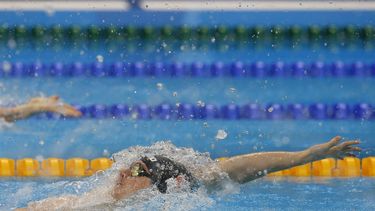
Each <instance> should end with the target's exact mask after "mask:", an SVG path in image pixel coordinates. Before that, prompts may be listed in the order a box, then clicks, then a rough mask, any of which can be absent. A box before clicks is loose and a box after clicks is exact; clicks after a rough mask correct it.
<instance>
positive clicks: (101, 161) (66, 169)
mask: <svg viewBox="0 0 375 211" xmlns="http://www.w3.org/2000/svg"><path fill="white" fill-rule="evenodd" d="M226 159H228V158H225V157H223V158H218V159H217V160H219V161H220V160H226ZM112 163H113V161H112V160H111V159H108V158H96V159H93V160H91V161H89V160H87V159H84V158H70V159H67V160H63V159H60V158H48V159H44V160H42V161H38V160H35V159H33V158H23V159H18V160H14V159H9V158H0V177H15V176H17V177H82V176H90V175H93V174H95V172H98V171H104V170H106V169H108V168H110V167H111V165H112ZM263 173H264V174H267V172H263ZM268 176H297V177H310V176H321V177H359V176H367V177H368V176H369V177H374V176H375V157H366V158H363V159H359V158H355V157H345V158H344V159H343V160H335V159H333V158H327V159H323V160H319V161H315V162H312V163H308V164H304V165H301V166H296V167H293V168H290V169H286V170H283V171H279V172H275V173H272V174H268Z"/></svg>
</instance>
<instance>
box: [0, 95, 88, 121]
mask: <svg viewBox="0 0 375 211" xmlns="http://www.w3.org/2000/svg"><path fill="white" fill-rule="evenodd" d="M42 112H53V113H57V114H61V115H63V116H69V117H79V116H81V112H80V111H78V110H77V109H75V108H74V107H73V106H71V105H68V104H65V103H62V102H61V101H60V100H59V97H58V96H51V97H36V98H32V99H31V100H29V101H28V102H27V103H25V104H22V105H17V106H14V107H9V108H7V107H2V108H0V118H3V119H4V120H5V121H7V122H14V121H16V120H19V119H25V118H28V117H30V116H32V115H34V114H38V113H42Z"/></svg>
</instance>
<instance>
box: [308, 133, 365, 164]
mask: <svg viewBox="0 0 375 211" xmlns="http://www.w3.org/2000/svg"><path fill="white" fill-rule="evenodd" d="M341 139H342V138H341V137H340V136H336V137H334V138H332V139H331V140H330V141H328V142H327V143H324V144H318V145H315V146H312V147H310V148H309V149H308V151H309V154H310V155H311V156H312V158H313V160H316V159H324V158H338V159H343V158H344V157H347V156H349V157H356V155H355V154H354V152H360V151H361V148H360V147H358V146H356V145H357V144H359V143H360V141H358V140H351V141H344V142H341V143H340V140H341Z"/></svg>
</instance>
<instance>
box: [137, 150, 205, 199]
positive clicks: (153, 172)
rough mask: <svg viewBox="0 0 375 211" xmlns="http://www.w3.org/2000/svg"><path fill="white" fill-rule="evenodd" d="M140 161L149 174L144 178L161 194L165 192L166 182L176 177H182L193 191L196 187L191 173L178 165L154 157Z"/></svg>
mask: <svg viewBox="0 0 375 211" xmlns="http://www.w3.org/2000/svg"><path fill="white" fill-rule="evenodd" d="M141 161H142V162H144V163H145V164H146V166H147V168H148V169H149V171H150V174H145V175H144V176H147V177H149V178H150V179H151V180H152V183H153V184H155V185H156V187H157V188H158V189H159V191H160V192H161V193H165V192H166V191H167V183H166V180H167V179H169V178H176V177H177V176H180V175H181V176H184V177H185V179H186V180H187V181H188V182H189V183H190V187H191V188H192V189H193V188H195V187H197V186H198V182H197V180H196V179H195V178H194V177H193V175H191V173H190V172H189V171H188V170H187V169H186V168H185V166H183V165H182V164H180V163H177V162H174V161H172V160H171V159H169V158H166V157H164V156H160V155H155V156H154V157H150V158H149V157H143V158H141Z"/></svg>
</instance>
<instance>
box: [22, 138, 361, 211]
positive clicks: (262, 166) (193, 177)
mask: <svg viewBox="0 0 375 211" xmlns="http://www.w3.org/2000/svg"><path fill="white" fill-rule="evenodd" d="M340 140H341V137H339V136H336V137H334V138H333V139H331V140H330V141H328V142H326V143H323V144H318V145H314V146H312V147H310V148H308V149H306V150H303V151H298V152H259V153H253V154H244V155H237V156H234V157H231V158H228V159H226V160H220V161H216V162H212V165H215V166H216V167H218V168H219V169H221V172H224V173H226V174H227V177H228V176H229V178H230V179H231V180H233V181H234V182H237V183H247V182H249V181H252V180H255V179H257V178H260V177H263V176H265V175H266V174H267V173H272V172H276V171H280V170H283V169H288V168H291V167H294V166H298V165H302V164H305V163H309V162H313V161H316V160H320V159H324V158H337V159H343V158H344V157H345V156H355V155H354V154H353V153H354V152H359V151H361V148H360V147H358V146H357V144H359V143H360V142H359V141H357V140H354V141H344V142H340ZM133 151H134V150H133ZM151 151H155V150H151ZM176 153H178V154H181V153H182V152H181V151H177V152H176ZM126 156H129V154H128V153H127V155H126ZM135 156H137V155H135ZM139 156H140V157H139V160H136V161H134V162H133V163H132V164H131V165H130V166H128V167H127V168H125V166H122V167H120V168H122V169H121V170H120V171H119V174H118V175H117V178H116V177H114V178H115V180H113V181H114V183H115V184H113V185H112V186H111V185H109V186H102V187H97V189H100V190H101V191H103V189H105V191H106V193H107V195H108V196H107V197H108V198H109V199H108V200H106V202H105V203H106V204H114V203H117V202H118V201H120V200H122V199H125V198H129V197H131V196H132V195H136V194H137V192H138V191H141V190H143V189H146V188H149V187H154V188H155V189H156V191H160V192H161V193H165V192H167V190H168V187H169V185H170V184H171V183H170V182H169V181H170V180H169V179H172V180H173V179H174V180H173V182H174V183H173V184H175V185H176V186H177V187H179V185H181V184H188V186H187V191H189V190H194V189H195V188H197V187H198V186H199V185H205V186H206V187H208V186H212V185H215V184H218V183H219V182H220V181H219V179H220V177H217V176H213V177H208V178H207V177H202V176H201V175H199V172H205V173H207V172H209V173H208V174H211V171H210V168H211V167H212V166H208V165H207V166H205V165H201V166H200V167H199V168H201V169H194V171H193V168H191V169H188V168H187V166H189V165H190V167H192V166H194V167H195V166H196V164H194V161H193V160H189V159H188V160H187V161H188V162H187V163H185V164H182V163H178V162H176V161H173V160H172V159H170V158H167V157H165V156H160V155H154V156H144V155H139ZM115 164H116V163H115ZM121 165H122V164H121V163H120V166H121ZM197 172H198V173H197ZM168 180H169V181H168ZM96 194H97V193H95V191H91V197H89V195H90V192H89V194H84V195H82V196H72V195H68V196H61V197H54V198H47V199H44V200H42V201H38V202H31V203H29V204H28V207H27V208H19V209H16V210H55V209H59V210H74V209H77V208H78V209H79V208H80V205H82V204H85V203H86V204H87V203H88V201H89V200H91V201H94V202H93V203H97V204H99V202H95V200H99V199H100V200H101V199H102V198H104V197H102V196H98V195H96ZM143 194H144V193H143ZM92 195H96V197H92ZM100 203H102V202H100Z"/></svg>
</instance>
